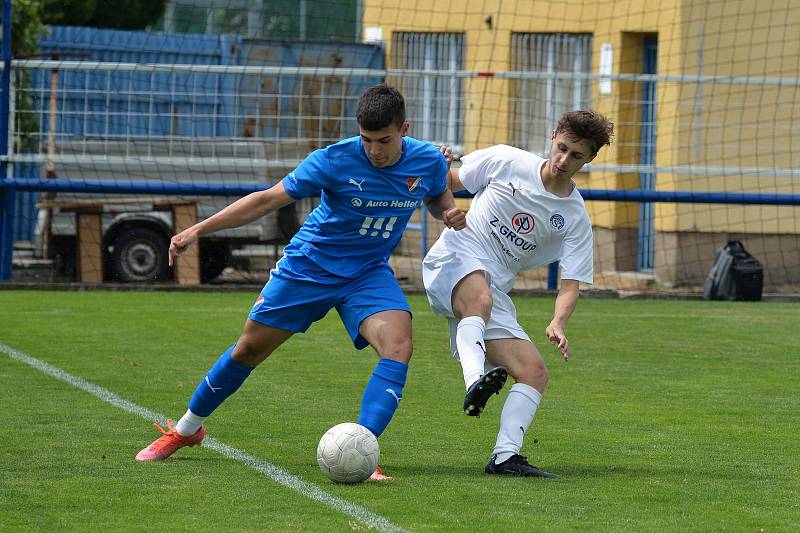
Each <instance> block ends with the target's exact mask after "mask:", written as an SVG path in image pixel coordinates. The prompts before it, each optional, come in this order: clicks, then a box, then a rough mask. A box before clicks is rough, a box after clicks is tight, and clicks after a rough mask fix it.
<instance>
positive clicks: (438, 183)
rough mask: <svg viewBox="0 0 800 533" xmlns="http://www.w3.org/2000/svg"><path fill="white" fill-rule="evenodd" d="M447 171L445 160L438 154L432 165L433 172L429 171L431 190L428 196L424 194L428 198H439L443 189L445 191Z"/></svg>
mask: <svg viewBox="0 0 800 533" xmlns="http://www.w3.org/2000/svg"><path fill="white" fill-rule="evenodd" d="M448 169H449V167H448V165H447V160H446V159H445V158H444V156H443V155H441V154H439V158H438V159H437V160H436V163H434V165H433V170H432V171H431V174H432V178H433V179H432V185H431V188H430V190H429V191H428V194H426V196H427V197H428V198H436V197H437V196H441V195H442V193H443V192H444V191H445V189H447V171H448Z"/></svg>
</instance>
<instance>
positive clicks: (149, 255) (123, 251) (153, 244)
mask: <svg viewBox="0 0 800 533" xmlns="http://www.w3.org/2000/svg"><path fill="white" fill-rule="evenodd" d="M168 249H169V243H168V242H167V239H166V237H164V235H161V234H160V233H158V232H157V231H154V230H152V229H149V228H129V229H126V230H124V231H122V232H121V233H120V234H119V235H118V236H117V238H116V239H115V240H114V251H113V252H112V254H111V258H110V267H111V275H112V277H113V278H114V279H117V280H120V281H137V282H147V281H163V280H166V279H168V278H169V277H170V275H169V263H168V256H167V251H168Z"/></svg>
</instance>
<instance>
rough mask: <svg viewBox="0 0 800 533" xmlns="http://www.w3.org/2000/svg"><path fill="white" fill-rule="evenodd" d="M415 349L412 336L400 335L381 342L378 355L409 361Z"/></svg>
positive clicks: (404, 361)
mask: <svg viewBox="0 0 800 533" xmlns="http://www.w3.org/2000/svg"><path fill="white" fill-rule="evenodd" d="M413 351H414V348H413V344H412V342H411V338H410V337H400V336H398V337H395V338H392V339H387V340H386V341H385V342H383V343H381V346H379V347H378V349H377V352H378V355H380V356H381V357H385V358H387V359H394V360H395V361H401V362H403V363H407V362H408V361H410V360H411V354H412V352H413Z"/></svg>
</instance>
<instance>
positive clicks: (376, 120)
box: [136, 85, 466, 479]
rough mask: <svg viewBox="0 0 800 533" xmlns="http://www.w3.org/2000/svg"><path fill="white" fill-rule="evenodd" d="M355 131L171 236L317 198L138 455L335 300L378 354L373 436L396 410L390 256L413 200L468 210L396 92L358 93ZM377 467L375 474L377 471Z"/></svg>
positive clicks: (403, 333)
mask: <svg viewBox="0 0 800 533" xmlns="http://www.w3.org/2000/svg"><path fill="white" fill-rule="evenodd" d="M356 118H357V121H358V126H359V132H360V135H359V136H358V137H352V138H349V139H344V140H342V141H340V142H338V143H336V144H334V145H331V146H328V147H326V148H323V149H321V150H316V151H315V152H313V153H312V154H311V155H309V156H308V157H307V158H306V159H305V160H303V161H302V162H301V163H300V165H299V166H298V167H297V168H296V169H295V170H294V171H293V172H290V173H289V175H288V176H286V177H285V178H284V179H283V180H282V181H281V182H280V183H278V184H277V185H275V186H274V187H272V188H270V189H268V190H265V191H259V192H255V193H252V194H249V195H247V196H245V197H244V198H241V199H239V200H238V201H236V202H234V203H232V204H231V205H229V206H228V207H226V208H225V209H223V210H222V211H220V212H218V213H216V214H215V215H213V216H211V217H209V218H207V219H206V220H203V221H202V222H199V223H197V224H195V225H194V226H192V227H191V228H188V229H187V230H185V231H182V232H181V233H179V234H177V235H175V236H174V237H173V238H172V241H171V242H170V248H169V255H170V265H171V264H172V262H173V259H174V257H175V256H177V255H179V254H180V253H181V252H183V251H185V250H186V248H187V246H189V245H190V244H192V243H194V242H196V241H197V239H198V237H199V236H200V235H204V234H208V233H212V232H215V231H220V230H223V229H228V228H234V227H237V226H241V225H244V224H247V223H249V222H252V221H254V220H256V219H257V218H259V217H262V216H264V215H266V214H267V213H270V212H272V211H274V210H276V209H279V208H281V207H283V206H285V205H288V204H290V203H291V202H294V201H296V200H299V199H301V198H305V197H308V196H313V195H320V197H321V201H320V204H319V206H318V207H317V208H316V209H314V210H313V211H312V213H311V214H310V215H309V216H308V219H307V220H306V221H305V223H304V224H303V226H302V227H301V228H300V230H299V231H298V232H297V234H296V235H295V236H294V237H293V238H292V240H291V242H290V243H289V244H288V245H287V246H286V247H285V249H284V256H283V257H282V258H281V259H280V260H279V261H278V263H277V264H276V265H275V268H274V269H273V270H272V272H271V273H270V279H269V281H267V284H266V285H265V286H264V288H263V289H262V291H261V295H260V296H259V297H258V300H257V301H256V302H255V304H254V305H253V307H252V309H251V310H250V315H249V317H248V319H247V321H246V323H245V326H244V331H243V332H242V335H241V336H240V337H239V340H238V341H237V342H236V343H235V344H233V345H232V346H230V347H229V348H228V349H227V350H225V352H224V353H223V354H222V356H221V357H220V358H219V360H218V361H217V362H216V364H214V366H213V367H212V368H211V369H210V370H209V371H208V373H207V374H206V375H205V376H204V377H203V379H202V380H201V381H200V383H199V384H198V386H197V389H196V390H195V392H194V395H193V396H192V398H191V400H190V401H189V406H188V410H187V411H186V413H185V414H184V415H183V417H181V419H180V420H179V421H178V423H177V425H175V426H174V427H173V426H172V423H171V421H168V424H167V428H168V429H167V431H165V430H164V429H163V428H161V427H160V426H158V425H156V426H157V427H158V429H159V430H160V431H161V433H162V435H161V437H159V438H158V439H156V440H155V441H154V442H153V443H152V444H150V445H149V446H148V447H147V448H145V449H143V450H142V451H140V452H139V454H138V455H137V456H136V459H137V460H139V461H160V460H163V459H166V458H167V457H169V456H170V455H172V454H173V453H174V452H175V451H176V450H178V449H179V448H182V447H184V446H198V445H199V444H200V442H201V441H202V440H203V438H204V436H205V429H204V427H203V422H204V420H205V419H206V418H207V417H208V416H209V415H211V413H212V412H213V411H214V410H215V409H216V408H217V407H219V405H220V404H221V403H222V402H223V401H224V400H225V399H226V398H227V397H228V396H230V395H231V394H233V393H234V392H236V390H237V389H238V388H239V387H240V386H241V385H242V383H243V382H244V380H245V379H246V378H247V376H248V375H249V374H250V372H251V371H252V370H253V368H255V367H256V366H257V365H258V364H259V363H261V362H262V361H264V360H265V359H266V358H267V357H269V356H270V354H272V352H274V351H275V350H276V349H277V348H278V347H279V346H280V345H281V344H283V342H285V341H286V340H287V339H288V338H289V337H291V336H292V335H293V334H294V333H299V332H304V331H306V330H307V329H308V327H309V326H310V325H311V324H312V323H313V322H315V321H317V320H319V319H321V318H322V317H324V316H325V315H326V314H327V313H328V311H329V310H330V309H331V308H334V307H335V308H336V310H337V311H338V313H339V316H340V317H341V319H342V322H343V323H344V326H345V328H346V329H347V332H348V333H349V335H350V338H351V339H352V340H353V344H354V345H355V347H356V348H357V349H362V348H365V347H366V346H367V345H370V346H372V348H373V349H374V350H375V351H376V352H377V354H378V356H379V361H378V363H377V365H376V366H375V369H374V371H373V373H372V377H371V378H370V379H369V381H368V382H367V385H366V388H365V390H364V395H363V397H362V401H361V413H360V416H359V419H358V423H359V424H361V425H363V426H365V427H366V428H368V429H369V430H370V431H371V432H372V433H374V434H375V436H380V435H381V433H383V431H384V429H386V426H387V425H388V424H389V421H390V420H391V419H392V416H393V415H394V412H395V410H396V409H397V406H398V405H399V403H400V399H401V398H402V397H403V386H404V385H405V382H406V373H407V371H408V363H409V360H410V359H411V352H412V343H411V309H410V308H409V306H408V302H407V301H406V298H405V295H404V294H403V292H402V290H401V289H400V286H399V285H398V283H397V280H396V279H395V277H394V273H393V272H392V269H391V267H390V266H389V263H388V259H389V255H390V254H391V252H392V250H393V249H394V248H395V247H396V246H397V244H398V243H399V241H400V237H401V236H402V233H403V230H404V229H405V227H406V225H407V224H408V220H409V218H410V217H411V215H412V214H413V213H414V211H415V209H416V208H417V207H419V206H420V205H422V204H423V203H424V204H425V206H426V207H427V208H428V210H429V211H430V212H431V214H432V215H433V216H434V217H436V218H438V219H440V220H442V221H443V222H444V223H445V225H446V226H447V227H450V228H453V229H461V228H463V227H464V226H465V224H466V217H465V215H464V212H463V211H462V210H461V209H459V208H457V207H456V206H455V202H454V200H453V195H452V193H451V192H450V191H449V190H448V189H447V188H446V183H447V172H448V166H449V165H448V163H447V161H446V159H445V157H444V156H443V154H442V152H441V151H440V150H439V149H437V148H436V147H435V146H433V145H432V144H429V143H425V142H422V141H418V140H416V139H413V138H411V137H407V136H406V134H407V133H408V130H409V123H408V122H407V121H406V118H405V103H404V100H403V96H402V95H401V94H400V93H399V92H398V91H397V90H396V89H394V88H392V87H389V86H386V85H378V86H375V87H371V88H370V89H367V90H366V91H365V92H364V93H363V94H362V95H361V96H360V97H359V101H358V110H357V115H356ZM385 477H386V476H383V475H382V473H381V472H380V471H379V470H378V471H376V473H375V474H373V479H382V478H385Z"/></svg>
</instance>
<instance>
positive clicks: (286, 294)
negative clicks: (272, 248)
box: [250, 255, 411, 350]
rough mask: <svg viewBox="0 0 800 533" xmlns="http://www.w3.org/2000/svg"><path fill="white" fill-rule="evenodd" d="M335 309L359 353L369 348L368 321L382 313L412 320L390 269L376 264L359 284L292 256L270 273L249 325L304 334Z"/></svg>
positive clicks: (281, 261) (406, 303) (360, 278)
mask: <svg viewBox="0 0 800 533" xmlns="http://www.w3.org/2000/svg"><path fill="white" fill-rule="evenodd" d="M334 307H335V308H336V311H337V312H338V313H339V316H340V317H341V319H342V323H343V324H344V327H345V328H346V329H347V333H348V334H349V335H350V338H351V339H352V340H353V345H354V346H355V347H356V348H357V349H359V350H361V349H362V348H365V347H367V346H368V345H369V343H368V342H367V341H366V339H364V337H362V336H361V335H360V334H359V333H358V328H359V326H360V325H361V322H362V321H363V320H364V319H365V318H367V317H369V316H371V315H374V314H375V313H380V312H381V311H406V312H408V313H409V314H411V308H410V307H409V306H408V301H407V300H406V297H405V294H403V291H402V289H401V288H400V285H398V283H397V280H396V279H395V277H394V272H392V269H391V267H390V266H389V265H388V264H386V263H382V264H378V265H376V266H375V267H373V268H371V269H369V270H367V271H365V272H362V273H361V274H360V275H359V276H358V277H357V278H344V277H341V276H337V275H335V274H332V273H330V272H328V271H327V270H324V269H323V268H321V267H320V266H319V265H317V264H316V263H314V262H313V261H311V260H310V259H308V258H306V257H305V256H300V255H297V256H295V255H293V256H284V257H283V258H281V260H280V261H278V264H277V265H276V266H275V269H273V270H272V272H271V273H270V279H269V281H268V282H267V284H266V285H264V288H263V289H261V296H259V298H258V300H256V303H255V304H254V305H253V308H252V309H251V310H250V320H254V321H256V322H259V323H261V324H264V325H266V326H270V327H273V328H279V329H283V330H287V331H291V332H292V333H301V332H304V331H306V330H307V329H308V327H309V326H310V325H311V324H313V323H314V322H316V321H317V320H319V319H321V318H323V317H324V316H325V315H326V314H328V311H330V310H331V309H332V308H334Z"/></svg>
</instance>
